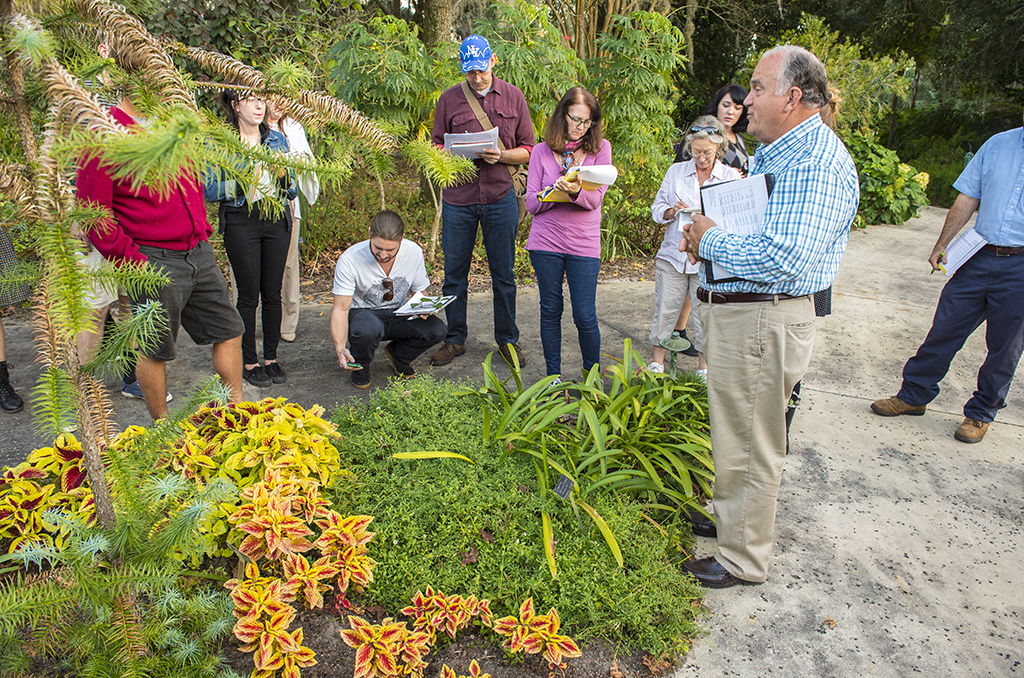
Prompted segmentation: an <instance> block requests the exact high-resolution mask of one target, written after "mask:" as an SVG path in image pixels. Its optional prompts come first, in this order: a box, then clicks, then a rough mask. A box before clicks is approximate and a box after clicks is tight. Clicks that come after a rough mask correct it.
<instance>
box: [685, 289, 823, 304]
mask: <svg viewBox="0 0 1024 678" xmlns="http://www.w3.org/2000/svg"><path fill="white" fill-rule="evenodd" d="M806 296H807V295H806V294H804V295H801V296H799V297H794V296H792V295H789V294H757V293H754V292H728V293H727V292H709V291H707V290H706V289H704V288H703V287H698V288H697V298H698V299H700V300H701V301H702V302H704V303H705V304H708V303H711V304H751V303H755V302H760V301H775V300H776V299H780V300H781V299H800V298H802V297H806Z"/></svg>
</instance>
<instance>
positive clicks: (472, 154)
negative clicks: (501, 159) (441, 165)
mask: <svg viewBox="0 0 1024 678" xmlns="http://www.w3.org/2000/svg"><path fill="white" fill-rule="evenodd" d="M487 149H494V150H497V149H498V128H497V127H492V128H491V129H489V130H487V131H486V132H463V133H461V134H445V135H444V150H446V151H449V152H450V153H451V154H452V155H459V156H462V157H463V158H469V159H470V160H477V159H478V158H479V157H480V155H479V154H480V151H484V150H487Z"/></svg>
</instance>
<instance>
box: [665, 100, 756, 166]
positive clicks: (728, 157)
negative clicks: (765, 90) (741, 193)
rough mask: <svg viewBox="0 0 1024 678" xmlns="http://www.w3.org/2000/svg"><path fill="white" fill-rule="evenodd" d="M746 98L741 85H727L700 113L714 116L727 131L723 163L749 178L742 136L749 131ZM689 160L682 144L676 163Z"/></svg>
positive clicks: (747, 156)
mask: <svg viewBox="0 0 1024 678" xmlns="http://www.w3.org/2000/svg"><path fill="white" fill-rule="evenodd" d="M746 98H747V90H745V89H744V88H743V87H741V86H740V85H737V84H735V83H733V84H731V85H726V86H725V87H723V88H722V89H720V90H718V92H717V93H716V94H715V96H714V98H713V99H712V100H711V103H709V104H708V105H707V106H705V107H704V110H703V111H701V112H700V114H701V115H713V116H715V117H716V118H718V121H719V122H720V123H722V127H723V128H724V129H725V138H726V140H728V142H729V147H728V149H726V151H725V157H723V158H722V162H723V163H725V164H726V165H728V166H730V167H735V168H736V169H737V170H739V172H740V174H742V175H743V176H747V163H748V160H749V155H748V154H747V147H746V145H744V143H743V137H741V136H740V135H741V134H743V133H744V132H746V131H747V107H746V106H744V105H743V100H744V99H746ZM689 159H690V156H689V155H686V153H685V151H684V148H683V144H680V145H679V151H678V152H677V153H676V162H682V161H684V160H689Z"/></svg>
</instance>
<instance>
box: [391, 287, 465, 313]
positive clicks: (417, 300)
mask: <svg viewBox="0 0 1024 678" xmlns="http://www.w3.org/2000/svg"><path fill="white" fill-rule="evenodd" d="M453 301H455V296H454V295H449V296H447V297H444V296H440V295H438V296H436V297H427V296H424V295H423V293H422V292H417V293H416V294H414V295H413V296H412V297H410V298H409V301H408V302H406V304H405V306H402V307H401V308H399V309H398V310H396V311H395V315H433V314H434V313H437V312H438V311H440V310H441V309H442V308H444V307H445V306H447V305H448V304H450V303H452V302H453Z"/></svg>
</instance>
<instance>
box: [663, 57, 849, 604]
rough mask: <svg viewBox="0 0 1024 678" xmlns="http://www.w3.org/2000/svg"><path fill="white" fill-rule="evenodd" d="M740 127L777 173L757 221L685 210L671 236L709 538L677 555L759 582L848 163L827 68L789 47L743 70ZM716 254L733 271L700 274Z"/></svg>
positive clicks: (706, 573)
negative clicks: (697, 341) (733, 222)
mask: <svg viewBox="0 0 1024 678" xmlns="http://www.w3.org/2000/svg"><path fill="white" fill-rule="evenodd" d="M750 85H751V86H750V94H749V96H748V97H747V99H746V100H745V101H744V102H743V103H744V105H745V106H747V109H748V111H749V118H750V122H749V125H748V128H747V130H748V131H749V132H750V133H751V134H753V135H754V138H756V139H757V140H758V141H760V142H761V144H762V146H761V147H760V148H759V149H758V151H757V153H756V154H755V156H754V159H753V163H752V165H751V169H750V174H751V175H757V174H772V175H774V177H775V185H774V188H773V190H772V192H771V196H770V197H769V199H768V205H767V209H766V211H765V216H764V223H763V225H762V227H761V229H760V231H759V232H756V233H751V234H747V235H740V234H737V233H730V232H727V231H726V230H725V229H723V228H720V227H718V226H717V225H716V223H715V222H714V221H712V220H710V219H709V218H707V217H705V216H703V215H700V214H696V215H694V217H693V224H691V225H689V226H688V227H684V228H685V237H684V239H683V242H682V243H680V249H681V250H682V249H685V250H686V251H688V252H689V253H690V256H691V257H692V258H693V260H694V261H695V260H696V259H697V257H699V258H700V259H703V260H704V265H703V266H702V267H701V269H702V270H701V274H700V275H701V289H699V290H698V291H697V298H698V299H700V301H702V302H703V305H702V306H701V313H700V320H701V324H702V325H703V327H704V352H705V357H706V358H707V362H708V382H707V383H708V405H709V413H710V418H711V445H712V450H713V455H714V460H715V496H714V515H715V523H716V525H717V533H718V536H717V539H718V551H717V553H716V554H715V555H714V556H711V557H708V558H702V559H699V560H694V561H689V562H686V563H684V564H683V567H684V568H685V569H686V570H687V571H689V572H690V573H691V574H693V575H694V577H695V578H696V579H697V580H698V581H699V582H701V583H702V584H704V585H705V586H709V587H712V588H724V587H726V586H733V585H735V584H756V583H760V582H763V581H765V579H766V578H767V573H768V559H769V554H770V552H771V546H772V534H773V531H774V527H775V505H776V498H777V496H778V490H779V484H780V482H781V480H782V465H783V461H784V460H785V456H786V421H785V414H786V404H787V402H788V399H789V395H790V393H791V392H792V390H793V386H794V384H796V382H797V381H799V380H800V378H801V377H802V376H803V373H804V371H805V370H806V369H807V365H808V363H809V362H810V357H811V350H812V348H813V345H814V302H813V301H812V295H813V293H814V292H817V291H819V290H822V289H825V288H827V287H828V286H829V285H831V284H832V281H833V279H834V278H835V275H836V272H837V271H838V269H839V261H840V259H841V258H842V255H843V252H844V251H845V249H846V243H847V240H848V238H849V233H850V224H851V223H852V222H853V218H854V216H855V215H856V213H857V204H858V202H859V197H860V189H859V185H858V181H857V170H856V168H855V167H854V164H853V160H852V158H851V157H850V154H849V152H848V151H847V150H846V147H845V146H844V145H843V143H842V142H841V141H840V140H839V138H838V137H837V136H836V135H835V134H834V133H833V132H832V130H831V129H829V128H828V127H827V126H826V125H825V124H824V123H822V121H821V117H820V116H819V115H818V111H819V109H821V108H822V107H823V106H825V105H827V103H828V101H829V98H830V94H829V91H828V79H827V76H826V74H825V68H824V66H822V64H821V62H820V61H819V60H818V59H817V57H815V56H814V55H813V54H811V53H810V52H808V51H807V50H805V49H803V48H801V47H795V46H792V45H785V46H781V47H776V48H774V49H772V50H769V51H768V52H766V53H765V55H764V56H763V57H762V59H761V61H760V62H759V63H758V65H757V67H756V68H755V69H754V74H753V77H752V78H751V82H750ZM712 264H717V265H718V266H720V267H721V268H722V269H724V270H725V271H726V272H727V273H728V274H730V275H731V276H732V277H730V278H728V279H725V280H722V281H720V282H716V283H709V282H708V278H707V270H708V269H709V268H710V266H711V265H712Z"/></svg>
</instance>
